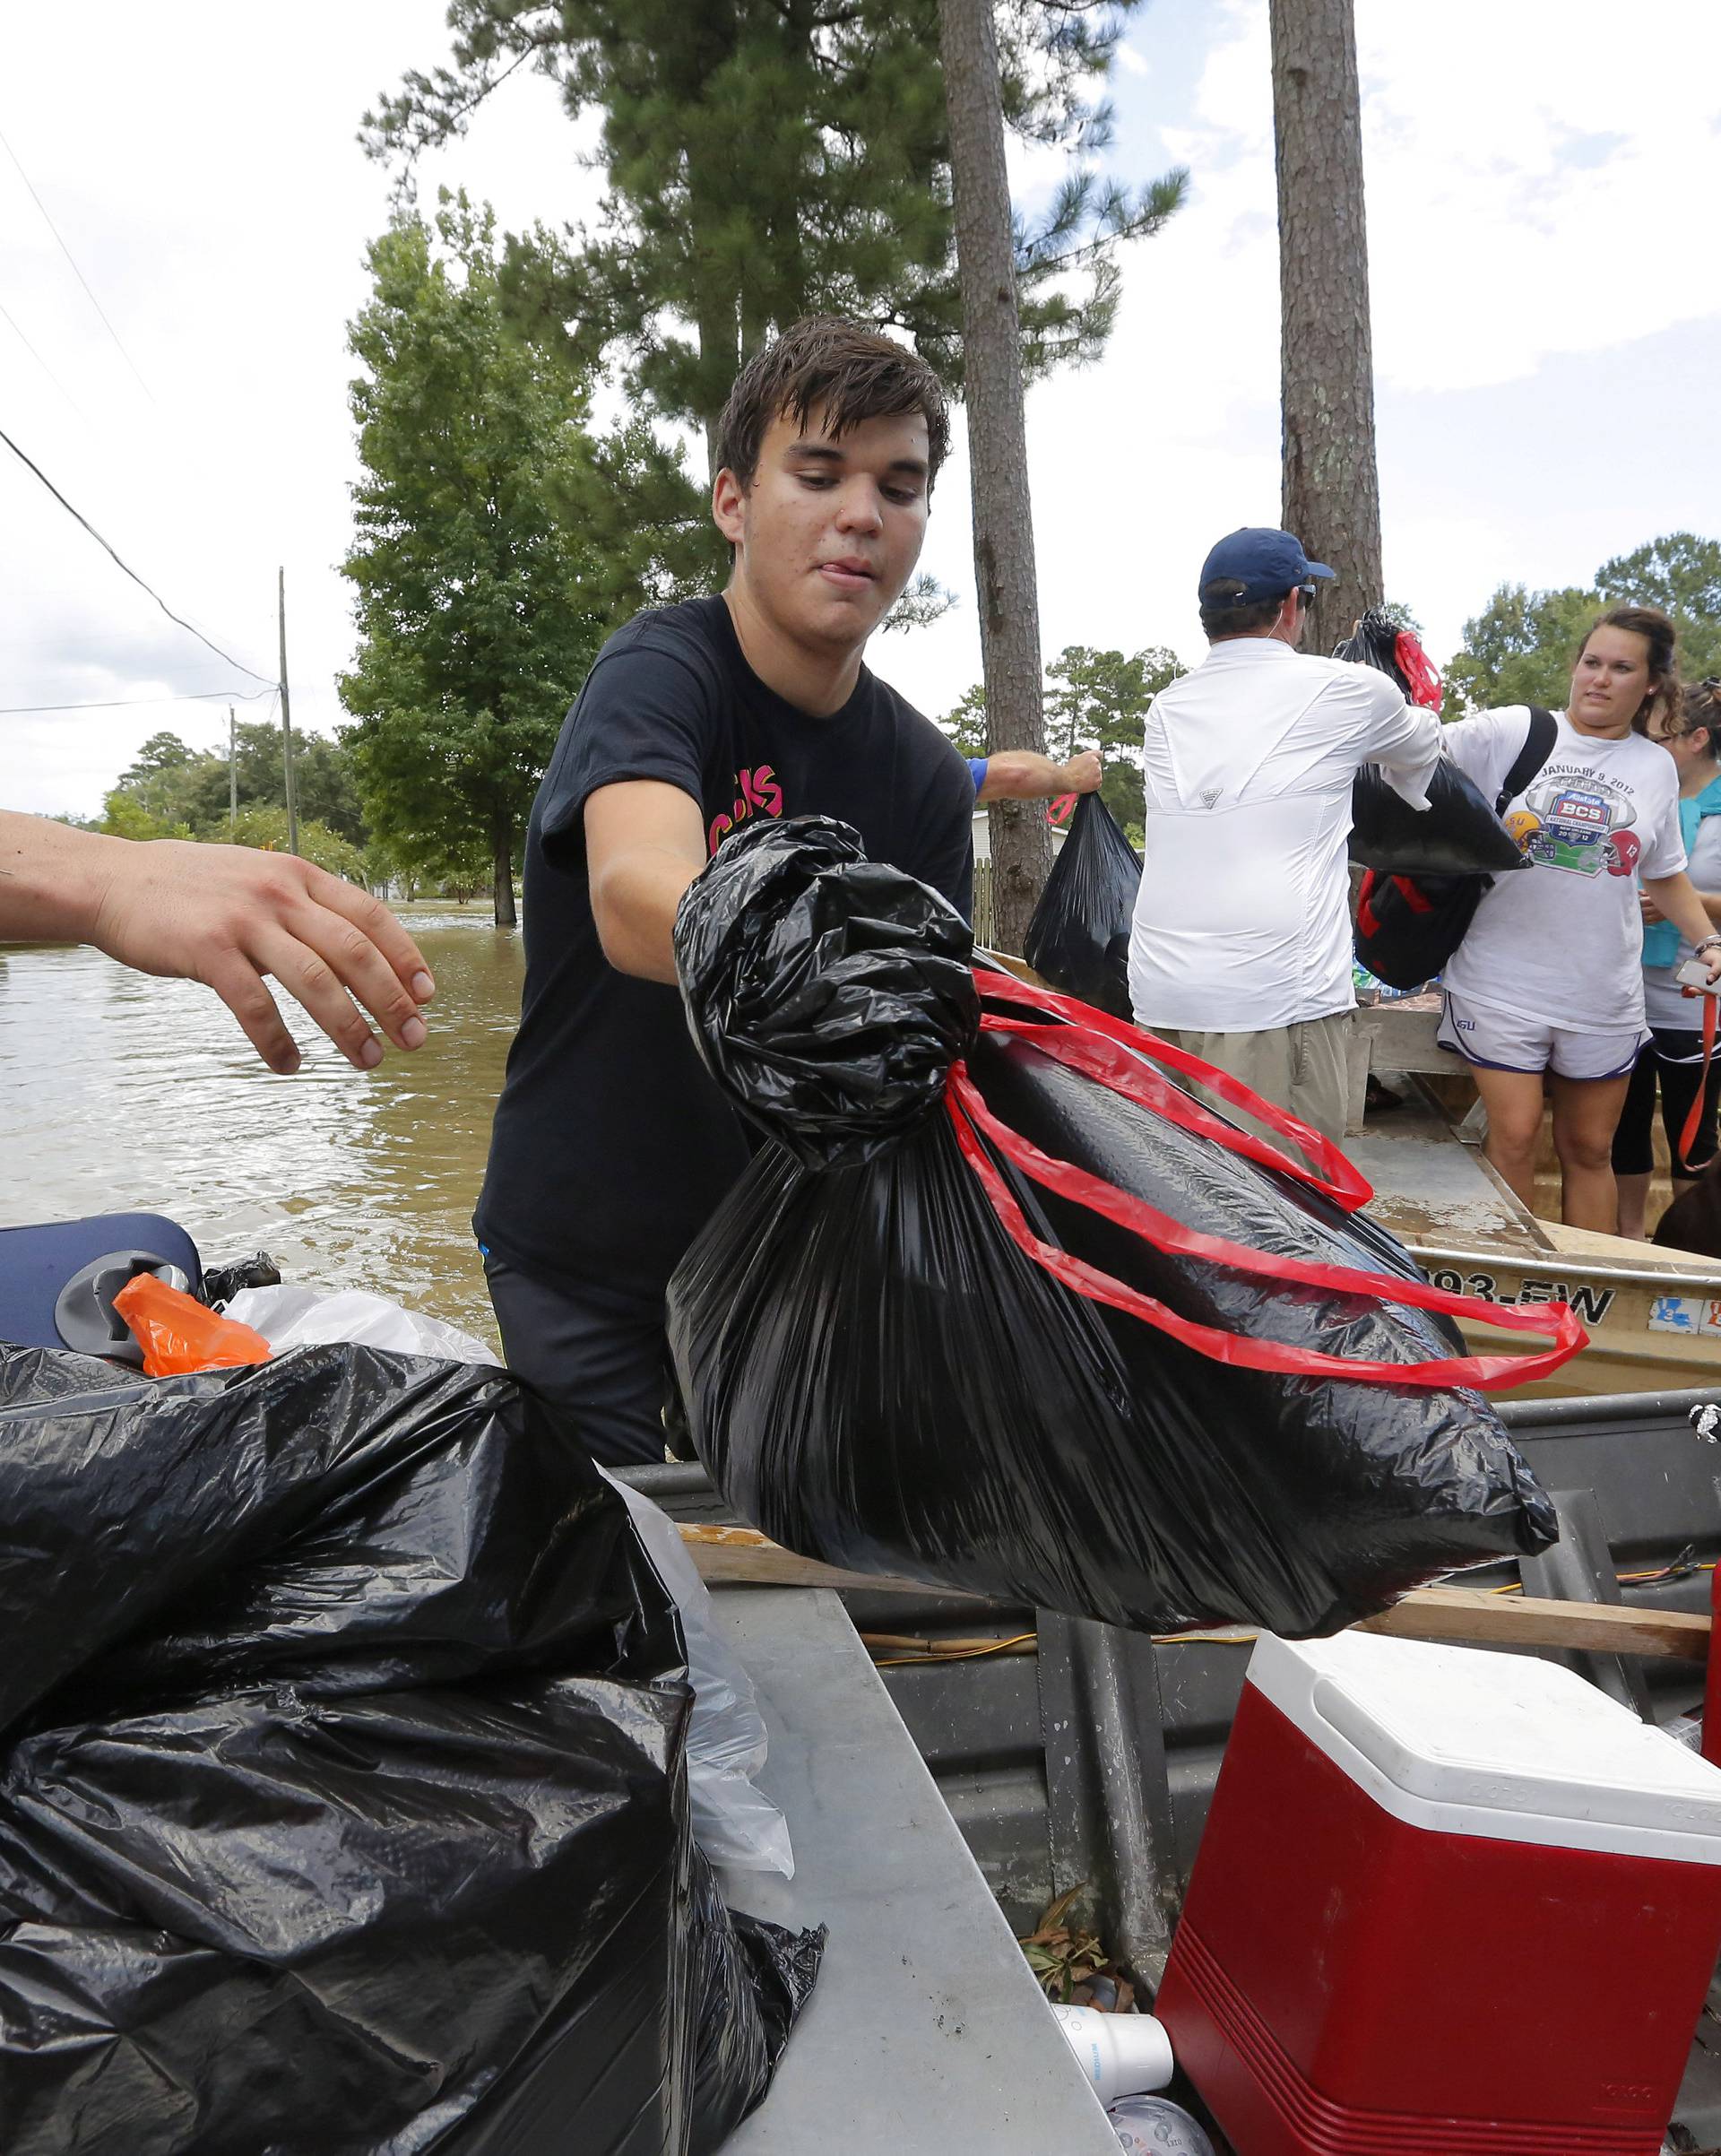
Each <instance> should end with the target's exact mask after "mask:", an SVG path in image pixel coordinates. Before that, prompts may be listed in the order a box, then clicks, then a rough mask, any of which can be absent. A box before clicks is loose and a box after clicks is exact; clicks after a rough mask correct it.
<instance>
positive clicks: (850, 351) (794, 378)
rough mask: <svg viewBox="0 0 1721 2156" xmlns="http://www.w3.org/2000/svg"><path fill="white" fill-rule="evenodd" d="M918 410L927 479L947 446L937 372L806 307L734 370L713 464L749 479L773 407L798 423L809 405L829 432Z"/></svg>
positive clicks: (870, 334) (870, 333)
mask: <svg viewBox="0 0 1721 2156" xmlns="http://www.w3.org/2000/svg"><path fill="white" fill-rule="evenodd" d="M908 412H919V414H920V415H921V418H922V419H923V420H925V421H926V438H927V487H928V490H929V491H930V489H931V484H932V481H934V480H935V479H936V478H937V477H938V466H939V465H940V464H941V463H943V462H944V460H945V457H946V455H947V454H948V452H949V448H950V412H949V407H948V406H947V403H946V402H945V395H944V389H943V386H942V385H941V384H940V383H939V381H938V377H937V375H935V374H934V373H933V371H932V369H931V368H930V367H929V366H928V365H927V363H926V361H925V360H924V359H921V356H920V354H919V353H918V352H912V351H908V350H907V348H906V347H905V346H904V345H901V344H897V343H895V342H892V340H891V339H890V338H888V337H886V336H881V335H880V334H879V333H878V331H877V330H870V329H862V328H861V327H860V324H859V323H856V322H845V321H843V318H842V316H840V315H809V316H808V317H807V319H806V320H805V321H803V322H796V323H791V325H790V326H789V328H787V329H786V330H784V331H783V334H782V336H780V337H779V338H778V339H777V340H776V342H774V343H773V344H767V345H766V346H765V350H764V351H760V352H756V353H755V354H754V355H753V357H752V358H751V359H749V360H748V363H747V365H746V366H745V367H744V368H742V369H741V371H740V373H739V375H738V376H737V377H735V386H734V388H733V389H731V391H730V393H729V402H728V403H727V404H725V405H724V406H723V416H722V419H721V420H719V421H718V423H717V464H718V469H719V470H720V471H722V470H728V471H730V472H733V473H734V474H735V476H736V478H737V479H738V480H739V481H740V482H741V485H742V486H743V487H750V486H751V485H752V483H753V476H754V474H755V472H757V470H758V468H759V450H760V447H761V446H762V445H763V443H764V441H765V431H766V429H768V428H769V426H770V424H771V422H772V420H774V419H776V418H778V417H779V416H780V415H782V416H786V417H787V418H789V419H791V420H793V421H794V423H795V425H796V426H797V427H805V426H806V425H807V424H808V422H809V420H811V419H812V418H813V416H814V415H815V414H816V413H817V414H818V415H819V416H821V417H822V418H823V420H824V422H825V426H826V431H827V432H828V433H829V434H830V435H831V437H833V439H835V438H837V437H841V436H843V435H844V434H847V433H848V432H849V431H850V430H851V429H853V428H855V427H858V426H859V425H860V422H861V421H862V420H891V419H896V418H898V417H899V416H901V415H903V414H905V413H908Z"/></svg>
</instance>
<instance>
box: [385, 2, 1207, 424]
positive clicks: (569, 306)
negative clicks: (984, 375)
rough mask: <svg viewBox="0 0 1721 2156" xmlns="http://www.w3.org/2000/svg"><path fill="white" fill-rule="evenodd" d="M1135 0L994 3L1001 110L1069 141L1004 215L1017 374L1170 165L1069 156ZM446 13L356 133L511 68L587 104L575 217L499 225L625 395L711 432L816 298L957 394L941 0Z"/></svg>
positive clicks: (570, 102) (481, 6)
mask: <svg viewBox="0 0 1721 2156" xmlns="http://www.w3.org/2000/svg"><path fill="white" fill-rule="evenodd" d="M1139 4H1141V0H999V8H998V11H997V20H998V24H999V59H1000V92H1001V99H1002V106H1003V112H1004V117H1005V120H1006V122H1007V124H1008V126H1010V127H1011V128H1013V129H1014V130H1015V131H1016V133H1018V134H1021V135H1023V136H1024V137H1025V138H1027V139H1029V140H1032V141H1033V142H1035V143H1042V144H1055V145H1061V146H1063V147H1064V148H1066V149H1067V150H1068V151H1069V152H1070V153H1071V155H1072V158H1073V159H1074V160H1076V162H1075V165H1074V167H1073V169H1072V170H1071V171H1070V173H1069V175H1068V178H1067V180H1066V182H1065V184H1064V185H1063V186H1062V187H1061V188H1060V189H1059V193H1058V195H1057V197H1056V199H1055V201H1054V203H1053V204H1052V206H1051V210H1050V211H1049V212H1048V213H1047V214H1046V216H1045V217H1044V218H1042V220H1041V221H1039V222H1038V224H1036V225H1034V226H1033V227H1032V228H1030V227H1029V226H1027V225H1026V224H1025V223H1023V222H1021V221H1017V222H1016V224H1015V225H1014V227H1013V238H1014V245H1015V253H1016V280H1017V288H1018V290H1017V299H1018V309H1019V314H1020V320H1021V327H1022V362H1023V367H1024V370H1025V374H1026V375H1027V377H1029V378H1030V379H1032V378H1033V377H1035V376H1037V375H1040V374H1043V373H1045V372H1046V371H1048V370H1049V369H1050V368H1053V367H1055V366H1059V365H1061V364H1063V363H1066V362H1075V361H1080V360H1085V359H1093V358H1094V357H1095V356H1097V354H1098V352H1099V351H1101V350H1102V348H1103V345H1104V343H1105V341H1106V339H1107V337H1108V336H1109V335H1110V333H1111V326H1112V323H1113V320H1114V317H1115V315H1116V309H1117V300H1118V285H1119V275H1118V268H1117V263H1116V259H1115V254H1116V247H1117V244H1118V242H1119V241H1120V240H1121V239H1125V238H1131V237H1135V236H1137V235H1141V234H1146V233H1148V232H1152V231H1155V230H1156V229H1158V228H1159V226H1160V225H1161V224H1163V221H1165V219H1166V218H1167V217H1169V216H1170V215H1171V213H1172V211H1173V210H1174V209H1175V208H1176V207H1177V205H1178V203H1180V201H1181V200H1182V196H1183V192H1184V189H1185V186H1186V185H1187V175H1186V174H1184V173H1181V172H1174V173H1172V174H1170V175H1168V176H1167V177H1166V178H1164V179H1163V180H1161V181H1158V182H1156V183H1155V184H1154V185H1153V186H1149V187H1147V188H1146V189H1145V190H1143V191H1142V192H1141V193H1140V194H1139V195H1137V194H1133V193H1131V192H1130V191H1129V189H1127V188H1124V187H1121V186H1118V185H1116V184H1114V183H1111V182H1110V181H1107V180H1104V179H1103V178H1101V177H1100V176H1099V175H1098V174H1097V173H1096V171H1095V170H1094V167H1093V164H1092V162H1091V160H1092V159H1093V158H1094V155H1096V154H1097V152H1099V151H1101V150H1102V149H1103V148H1104V147H1105V146H1106V144H1107V143H1108V142H1109V140H1110V134H1111V113H1110V110H1109V108H1108V107H1107V106H1106V105H1105V104H1104V103H1103V102H1095V101H1094V100H1093V99H1092V98H1091V96H1090V95H1089V92H1090V91H1091V89H1092V86H1093V84H1094V82H1095V81H1096V80H1098V79H1100V78H1102V77H1103V74H1104V72H1105V69H1106V68H1107V66H1108V65H1110V62H1111V55H1112V53H1113V51H1114V49H1115V48H1116V44H1117V41H1118V39H1119V36H1120V30H1121V23H1122V21H1123V18H1124V17H1125V15H1126V14H1127V13H1129V12H1131V11H1132V10H1133V9H1134V8H1135V7H1137V5H1139ZM449 23H450V26H451V29H452V30H453V47H454V49H453V56H452V64H451V65H448V66H445V67H439V68H437V69H435V70H434V71H432V72H430V73H428V74H424V73H413V74H409V75H408V76H407V77H406V78H405V81H404V83H403V85H402V89H401V91H399V92H398V93H397V94H395V95H393V96H387V97H385V98H383V99H382V100H380V101H379V103H378V106H377V108H376V110H375V111H374V112H373V113H371V114H370V115H368V117H367V119H366V123H365V132H364V134H363V137H362V139H363V141H364V142H365V143H366V146H367V148H368V149H369V150H370V151H371V152H372V153H373V154H374V155H376V156H378V157H381V158H385V159H390V160H404V161H406V162H409V163H410V160H411V157H412V156H413V155H414V154H415V153H416V152H418V151H419V150H420V149H423V148H425V147H427V146H429V145H431V144H435V143H442V142H445V141H446V140H448V139H449V138H450V137H451V136H454V135H456V134H460V133H461V132H462V131H463V128H464V127H465V126H466V125H467V124H468V122H469V120H470V118H471V114H472V112H473V111H474V110H475V109H476V108H477V107H478V106H479V105H480V104H481V103H482V102H483V100H484V99H485V98H486V97H487V96H488V95H489V92H490V91H492V90H493V89H494V88H495V87H496V86H497V84H498V83H499V82H502V81H504V80H505V79H506V77H507V76H508V75H509V74H513V73H514V72H515V70H516V69H517V68H520V67H523V66H524V67H532V68H535V69H537V70H538V71H539V72H541V73H542V74H546V75H548V76H549V77H550V78H551V79H552V80H553V81H554V82H557V83H558V86H559V87H560V90H561V92H562V95H563V98H564V100H565V102H566V108H567V109H568V111H569V113H570V115H571V116H578V115H581V114H584V113H585V112H587V111H588V110H597V111H600V112H601V114H602V133H601V143H600V147H599V150H598V152H597V157H598V161H599V162H600V163H601V165H602V168H603V170H604V173H605V176H606V178H607V181H608V192H607V194H606V195H605V198H604V203H603V206H602V210H601V213H600V217H599V220H598V222H597V226H596V229H594V230H592V231H584V230H578V231H569V232H568V233H566V235H565V236H564V238H563V239H562V240H561V242H560V243H559V244H558V245H555V246H550V245H549V244H547V236H546V235H543V234H541V233H538V234H532V235H526V236H523V237H521V238H514V239H512V240H511V241H510V243H509V249H508V255H509V279H510V289H511V291H512V294H513V296H514V299H515V303H516V305H517V306H518V307H520V308H521V309H522V312H523V315H524V316H525V317H526V318H527V319H529V320H531V321H532V323H533V324H534V325H536V326H537V327H538V328H539V329H540V330H541V331H544V332H546V333H548V332H549V331H550V330H551V328H552V326H553V327H554V329H555V330H556V331H557V332H558V333H559V331H560V330H561V328H562V327H563V326H564V325H566V330H567V333H568V334H569V335H570V336H571V338H572V340H573V342H574V344H575V349H576V351H577V352H578V354H579V357H580V358H581V359H582V360H583V361H584V362H585V363H587V364H596V363H597V362H598V361H599V360H600V359H607V358H608V357H610V355H612V354H613V355H616V356H618V357H619V359H620V360H621V362H622V365H623V370H624V373H625V376H626V378H627V386H628V388H629V390H630V392H631V393H632V394H633V395H634V396H635V398H636V400H637V401H638V403H639V405H640V407H641V409H642V410H644V411H650V412H651V413H652V414H653V415H655V416H657V417H659V418H662V419H665V420H670V421H672V422H676V423H679V424H684V425H688V426H692V427H695V428H696V429H700V430H701V431H702V432H703V433H704V435H705V441H706V445H707V451H708V453H709V449H710V446H711V443H712V441H713V437H714V429H715V425H716V420H717V417H718V415H719V413H720V412H721V411H722V406H723V403H724V400H725V399H726V397H727V396H728V394H729V389H730V385H731V383H732V381H733V380H734V378H735V376H736V374H737V373H738V372H739V368H740V367H741V365H742V363H743V362H744V361H745V360H746V359H748V358H749V357H750V356H751V355H752V353H754V352H755V351H757V350H758V349H759V347H760V346H761V345H762V344H764V343H765V342H767V341H768V340H769V338H770V337H771V336H772V335H773V334H774V333H775V332H777V331H779V330H781V329H783V327H784V326H786V325H787V324H789V323H791V322H792V321H795V320H797V319H798V318H799V317H800V316H803V315H807V314H811V313H818V312H828V313H835V314H842V315H846V316H851V317H852V319H854V320H856V321H860V322H866V323H870V324H872V325H875V326H878V327H880V328H894V329H896V330H899V331H901V332H904V333H906V334H907V336H908V337H909V338H911V339H912V342H914V344H915V345H916V347H917V348H918V349H919V350H920V351H921V353H922V354H923V355H924V356H925V357H926V358H927V359H930V361H931V362H932V364H933V365H934V366H936V367H937V368H938V369H939V372H940V373H941V375H942V376H943V377H944V378H945V380H946V381H947V383H948V384H949V385H951V387H952V388H953V389H956V390H958V391H959V390H960V387H961V384H962V377H963V360H962V307H961V297H960V293H959V291H958V289H957V281H956V261H955V254H954V235H953V224H952V208H951V188H950V174H949V164H948V153H947V121H946V113H945V104H944V93H943V82H942V79H941V74H940V68H939V60H938V0H715V4H696V5H692V4H688V0H453V4H452V5H451V7H450V9H449ZM1072 279H1075V280H1077V282H1078V284H1079V289H1077V290H1072V289H1071V281H1072Z"/></svg>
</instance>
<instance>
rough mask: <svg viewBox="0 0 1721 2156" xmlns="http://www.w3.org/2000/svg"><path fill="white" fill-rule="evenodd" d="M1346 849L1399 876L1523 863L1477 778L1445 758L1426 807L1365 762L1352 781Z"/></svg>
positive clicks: (1494, 872) (1494, 871) (1496, 870)
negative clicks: (1416, 804)
mask: <svg viewBox="0 0 1721 2156" xmlns="http://www.w3.org/2000/svg"><path fill="white" fill-rule="evenodd" d="M1350 851H1351V859H1352V860H1353V862H1357V863H1358V864H1359V865H1360V866H1361V867H1362V868H1365V869H1379V870H1381V871H1382V873H1383V874H1386V875H1397V876H1473V875H1483V876H1498V875H1500V874H1502V873H1503V872H1504V871H1505V870H1509V869H1521V868H1524V867H1525V866H1526V862H1525V859H1524V856H1523V854H1522V853H1519V852H1518V846H1517V844H1515V843H1514V841H1513V839H1512V837H1511V835H1510V834H1509V832H1508V830H1507V828H1506V827H1505V825H1504V824H1502V823H1501V822H1500V818H1499V817H1497V816H1496V815H1495V814H1494V812H1493V810H1492V809H1491V808H1490V807H1489V805H1488V802H1487V799H1486V797H1485V796H1484V795H1483V792H1482V791H1481V789H1480V788H1479V787H1478V786H1477V784H1476V783H1475V780H1474V779H1472V778H1470V777H1468V776H1467V775H1466V774H1465V773H1464V772H1462V771H1460V770H1459V769H1458V767H1457V765H1456V764H1454V763H1451V762H1449V761H1448V760H1447V759H1446V758H1441V760H1440V763H1438V764H1437V765H1436V766H1434V772H1433V775H1432V776H1431V778H1430V780H1429V782H1428V807H1427V808H1426V809H1413V808H1412V807H1411V805H1410V803H1409V802H1408V801H1405V799H1404V797H1403V796H1402V795H1401V794H1397V793H1395V792H1393V790H1392V788H1391V787H1390V786H1389V785H1388V784H1387V782H1386V780H1385V779H1384V778H1383V777H1382V776H1381V775H1380V773H1379V768H1378V767H1377V766H1375V765H1373V764H1364V765H1363V766H1362V769H1361V770H1360V771H1359V772H1358V773H1357V775H1356V779H1355V782H1354V784H1353V786H1352V788H1351V844H1350Z"/></svg>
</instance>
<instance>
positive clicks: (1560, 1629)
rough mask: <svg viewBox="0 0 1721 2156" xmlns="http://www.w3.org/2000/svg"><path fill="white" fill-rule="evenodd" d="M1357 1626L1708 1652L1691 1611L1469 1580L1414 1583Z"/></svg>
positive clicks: (1700, 1622) (1705, 1627)
mask: <svg viewBox="0 0 1721 2156" xmlns="http://www.w3.org/2000/svg"><path fill="white" fill-rule="evenodd" d="M1356 1629H1357V1630H1358V1631H1359V1632H1389V1633H1391V1634H1392V1635H1393V1636H1394V1637H1395V1638H1397V1639H1400V1640H1443V1641H1452V1642H1454V1643H1456V1644H1458V1645H1461V1646H1466V1647H1561V1648H1573V1647H1575V1648H1579V1649H1588V1650H1589V1651H1590V1652H1592V1653H1595V1654H1629V1655H1648V1656H1652V1657H1656V1658H1673V1659H1675V1660H1680V1661H1690V1662H1701V1661H1705V1660H1707V1659H1708V1652H1709V1620H1708V1617H1707V1616H1704V1615H1698V1614H1696V1613H1693V1612H1691V1611H1687V1610H1673V1609H1631V1608H1627V1607H1625V1606H1622V1605H1621V1604H1618V1603H1609V1602H1555V1601H1551V1600H1548V1599H1546V1598H1539V1597H1535V1596H1531V1595H1491V1594H1488V1593H1487V1592H1485V1591H1484V1590H1483V1589H1478V1588H1474V1587H1425V1588H1420V1589H1417V1590H1416V1591H1415V1592H1414V1593H1412V1594H1408V1595H1404V1596H1401V1597H1400V1598H1399V1599H1398V1601H1397V1603H1395V1604H1394V1606H1393V1607H1392V1608H1391V1609H1388V1610H1385V1611H1383V1612H1382V1613H1381V1615H1379V1616H1378V1617H1367V1618H1364V1620H1363V1621H1362V1623H1361V1624H1359V1625H1358V1626H1357V1628H1356Z"/></svg>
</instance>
